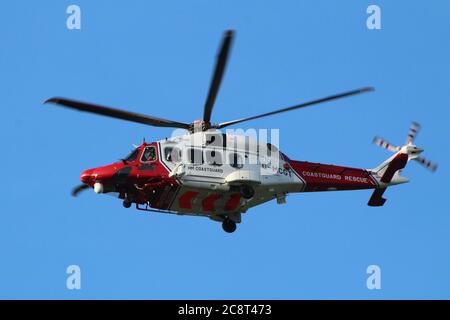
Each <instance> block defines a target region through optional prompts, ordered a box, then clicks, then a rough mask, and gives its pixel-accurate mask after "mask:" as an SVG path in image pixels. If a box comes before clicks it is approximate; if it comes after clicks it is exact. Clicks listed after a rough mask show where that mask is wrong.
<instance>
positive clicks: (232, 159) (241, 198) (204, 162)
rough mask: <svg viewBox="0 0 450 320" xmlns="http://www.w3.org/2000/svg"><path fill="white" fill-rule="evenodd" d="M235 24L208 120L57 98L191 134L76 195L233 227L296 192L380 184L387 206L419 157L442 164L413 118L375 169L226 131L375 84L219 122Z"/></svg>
mask: <svg viewBox="0 0 450 320" xmlns="http://www.w3.org/2000/svg"><path fill="white" fill-rule="evenodd" d="M233 35H234V32H233V31H226V32H225V34H224V37H223V41H222V45H221V48H220V50H219V53H218V56H217V62H216V66H215V71H214V74H213V78H212V82H211V85H210V89H209V93H208V96H207V99H206V103H205V106H204V114H203V119H202V120H197V121H194V122H193V123H190V124H189V123H182V122H176V121H172V120H166V119H161V118H156V117H151V116H146V115H141V114H137V113H132V112H128V111H123V110H118V109H113V108H109V107H104V106H99V105H94V104H90V103H84V102H79V101H74V100H69V99H64V98H51V99H48V100H47V101H46V103H54V104H58V105H61V106H64V107H68V108H72V109H76V110H79V111H85V112H91V113H95V114H100V115H104V116H109V117H113V118H118V119H122V120H128V121H133V122H138V123H142V124H146V125H150V126H157V127H169V128H181V129H185V130H187V133H186V134H184V135H181V136H176V137H171V138H166V139H164V140H160V141H156V142H152V143H145V142H144V143H142V144H141V145H140V146H137V147H136V148H135V149H134V150H133V151H132V152H131V153H130V154H129V155H128V156H127V157H126V158H124V159H122V160H121V161H119V162H115V163H112V164H109V165H106V166H102V167H98V168H94V169H89V170H86V171H83V172H82V173H81V177H80V179H81V181H82V183H83V184H82V185H80V186H78V187H76V188H75V189H74V190H73V192H72V194H73V195H74V196H76V195H77V194H78V193H79V192H80V191H82V190H84V189H88V188H93V189H94V191H95V192H96V193H117V194H118V197H119V198H120V199H123V206H124V207H126V208H129V207H130V206H131V205H132V203H135V205H136V208H137V209H140V210H146V211H157V212H163V213H175V214H179V215H193V216H206V217H209V218H210V219H212V220H215V221H219V222H222V227H223V229H224V230H225V231H226V232H230V233H231V232H234V231H235V230H236V224H237V223H240V222H241V215H242V214H243V213H245V212H247V210H248V209H249V208H251V207H254V206H257V205H259V204H262V203H264V202H267V201H270V200H272V199H276V201H277V203H279V204H283V203H285V201H286V195H288V194H289V193H294V192H315V191H338V190H359V189H374V191H373V193H372V196H371V197H370V200H369V202H368V205H369V206H382V205H383V204H384V203H385V201H386V199H384V198H383V197H382V195H383V193H384V192H385V191H386V188H387V187H390V186H393V185H397V184H401V183H405V182H408V179H406V178H404V177H402V176H401V175H400V172H401V170H402V169H403V168H404V167H405V166H406V164H407V163H408V161H410V160H415V161H417V162H419V163H421V164H423V165H424V166H425V167H427V168H428V169H430V170H432V171H435V170H436V168H437V166H436V165H435V164H432V163H431V162H429V161H427V160H425V159H424V158H422V157H420V156H419V154H420V153H421V152H422V151H423V149H421V148H418V147H417V146H415V145H414V138H415V136H416V134H417V132H418V130H419V125H418V124H417V123H413V124H412V126H411V128H410V132H409V135H408V139H407V141H406V144H405V145H404V146H401V147H398V146H394V145H391V144H389V143H388V142H386V141H384V140H383V139H381V138H375V139H374V143H375V144H377V145H379V146H381V147H383V148H385V149H388V150H390V151H392V152H394V153H395V154H394V155H393V156H392V157H390V158H389V159H387V160H386V161H384V162H383V163H381V164H380V165H379V166H378V167H376V168H373V169H359V168H351V167H343V166H335V165H328V164H321V163H312V162H305V161H297V160H292V159H290V158H289V157H288V156H286V155H285V154H284V153H282V152H281V151H279V150H278V149H277V148H276V147H275V146H273V145H271V144H267V143H265V142H264V143H263V142H260V141H258V140H257V139H254V138H252V137H249V136H245V135H239V134H225V133H222V131H220V129H223V128H225V127H228V126H231V125H235V124H238V123H242V122H245V121H249V120H254V119H258V118H262V117H267V116H271V115H275V114H278V113H282V112H286V111H291V110H295V109H300V108H304V107H308V106H312V105H316V104H319V103H324V102H328V101H331V100H336V99H340V98H344V97H349V96H353V95H357V94H360V93H364V92H369V91H372V90H373V88H370V87H367V88H362V89H357V90H353V91H349V92H345V93H341V94H337V95H332V96H328V97H325V98H321V99H317V100H314V101H310V102H306V103H302V104H299V105H295V106H291V107H287V108H283V109H279V110H276V111H272V112H268V113H263V114H260V115H256V116H252V117H248V118H242V119H238V120H233V121H228V122H223V123H218V124H213V123H211V113H212V109H213V106H214V102H215V99H216V95H217V93H218V91H219V87H220V83H221V80H222V76H223V73H224V70H225V66H226V63H227V58H228V54H229V51H230V46H231V43H232V40H233Z"/></svg>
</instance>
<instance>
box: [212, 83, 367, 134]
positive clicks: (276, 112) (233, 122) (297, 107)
mask: <svg viewBox="0 0 450 320" xmlns="http://www.w3.org/2000/svg"><path fill="white" fill-rule="evenodd" d="M374 90H375V89H374V88H372V87H365V88H361V89H356V90H352V91H348V92H344V93H339V94H335V95H332V96H328V97H325V98H322V99H317V100H313V101H309V102H305V103H302V104H299V105H296V106H292V107H288V108H283V109H280V110H275V111H272V112H267V113H263V114H260V115H257V116H253V117H248V118H243V119H238V120H233V121H228V122H223V123H220V124H218V125H216V126H215V128H218V129H220V128H224V127H228V126H231V125H233V124H236V123H240V122H244V121H250V120H255V119H259V118H263V117H268V116H271V115H274V114H278V113H282V112H286V111H291V110H295V109H300V108H304V107H309V106H312V105H315V104H319V103H323V102H328V101H331V100H337V99H341V98H345V97H350V96H354V95H357V94H360V93H365V92H370V91H374Z"/></svg>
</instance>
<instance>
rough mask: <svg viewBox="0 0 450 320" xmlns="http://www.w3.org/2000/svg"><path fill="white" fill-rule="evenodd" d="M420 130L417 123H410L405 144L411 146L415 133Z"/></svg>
mask: <svg viewBox="0 0 450 320" xmlns="http://www.w3.org/2000/svg"><path fill="white" fill-rule="evenodd" d="M419 130H420V124H418V123H417V122H413V123H411V126H410V127H409V132H408V139H407V140H406V144H412V143H413V142H414V139H415V138H416V136H417V133H419Z"/></svg>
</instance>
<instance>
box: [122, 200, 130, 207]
mask: <svg viewBox="0 0 450 320" xmlns="http://www.w3.org/2000/svg"><path fill="white" fill-rule="evenodd" d="M122 205H123V206H124V208H129V207H131V201H128V200H123V202H122Z"/></svg>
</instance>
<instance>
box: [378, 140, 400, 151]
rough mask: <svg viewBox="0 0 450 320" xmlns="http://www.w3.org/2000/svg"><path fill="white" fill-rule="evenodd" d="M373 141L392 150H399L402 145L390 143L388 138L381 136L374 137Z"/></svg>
mask: <svg viewBox="0 0 450 320" xmlns="http://www.w3.org/2000/svg"><path fill="white" fill-rule="evenodd" d="M372 142H373V143H374V144H376V145H377V146H379V147H381V148H384V149H387V150H389V151H392V152H397V151H399V150H400V147H397V146H394V145H393V144H390V143H389V142H387V141H386V140H384V139H383V138H380V137H375V138H373V141H372Z"/></svg>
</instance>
